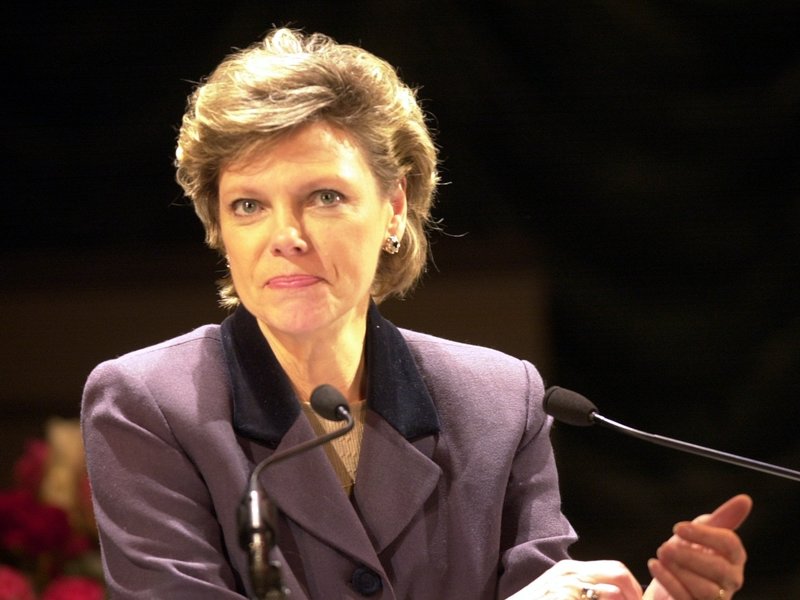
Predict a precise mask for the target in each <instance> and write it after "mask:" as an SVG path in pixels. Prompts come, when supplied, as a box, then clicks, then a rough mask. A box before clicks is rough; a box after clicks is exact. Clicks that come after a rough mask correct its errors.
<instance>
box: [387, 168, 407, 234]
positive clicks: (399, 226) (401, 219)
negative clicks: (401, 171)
mask: <svg viewBox="0 0 800 600" xmlns="http://www.w3.org/2000/svg"><path fill="white" fill-rule="evenodd" d="M389 205H390V206H391V207H392V217H391V220H390V221H389V226H388V227H387V231H386V233H387V235H394V236H397V238H398V239H400V240H402V239H403V234H404V233H405V231H406V221H407V219H408V201H407V199H406V178H405V177H403V178H402V179H400V181H398V182H397V185H395V186H394V188H392V190H391V193H390V194H389Z"/></svg>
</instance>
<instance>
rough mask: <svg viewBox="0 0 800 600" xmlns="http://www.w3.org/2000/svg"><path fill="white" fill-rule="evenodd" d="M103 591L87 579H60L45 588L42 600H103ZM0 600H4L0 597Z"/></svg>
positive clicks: (97, 583) (95, 583)
mask: <svg viewBox="0 0 800 600" xmlns="http://www.w3.org/2000/svg"><path fill="white" fill-rule="evenodd" d="M104 597H105V590H104V589H103V586H102V585H101V584H100V583H99V582H98V581H95V580H94V579H90V578H88V577H60V578H59V579H56V580H55V581H54V582H53V583H51V584H50V585H49V586H47V589H45V591H44V594H42V600H103V598H104ZM0 600H4V599H3V598H2V596H0Z"/></svg>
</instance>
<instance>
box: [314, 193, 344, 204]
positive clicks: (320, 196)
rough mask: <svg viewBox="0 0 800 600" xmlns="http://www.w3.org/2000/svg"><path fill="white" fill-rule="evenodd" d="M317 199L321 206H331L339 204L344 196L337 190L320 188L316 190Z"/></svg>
mask: <svg viewBox="0 0 800 600" xmlns="http://www.w3.org/2000/svg"><path fill="white" fill-rule="evenodd" d="M317 200H318V201H319V203H320V204H322V205H323V206H331V205H333V204H339V203H340V202H341V201H342V200H344V197H343V196H342V195H341V194H340V193H339V192H334V191H333V190H321V191H319V192H317Z"/></svg>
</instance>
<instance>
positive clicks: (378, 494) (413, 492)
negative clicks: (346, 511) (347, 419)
mask: <svg viewBox="0 0 800 600" xmlns="http://www.w3.org/2000/svg"><path fill="white" fill-rule="evenodd" d="M434 440H435V437H434V436H427V437H424V438H421V439H419V440H416V441H415V442H414V443H411V442H409V441H408V440H406V438H405V437H403V436H402V435H401V434H400V433H399V432H398V431H397V430H396V429H395V428H394V427H392V426H391V425H390V424H389V423H388V422H386V421H385V420H384V419H382V418H381V417H380V416H379V415H377V414H376V413H374V412H368V413H367V420H366V423H365V425H364V439H363V442H362V444H361V457H360V459H359V463H358V472H357V473H358V474H357V477H356V485H355V488H354V494H355V500H356V505H357V508H358V511H359V513H360V515H361V518H362V520H363V521H364V523H365V525H366V528H367V532H368V534H369V536H370V538H371V540H372V543H373V545H374V547H375V550H376V551H377V552H378V553H380V552H382V551H383V550H385V549H386V547H387V546H389V544H391V543H392V542H393V541H394V540H395V539H396V538H397V536H399V535H400V533H402V531H403V530H404V529H405V528H406V526H407V525H408V524H409V522H410V521H411V519H412V518H413V517H414V516H415V515H417V514H419V513H420V512H421V511H422V507H423V504H424V503H425V501H426V500H427V499H428V498H429V497H430V495H431V493H432V492H433V490H434V489H436V485H437V484H438V482H439V478H440V476H441V474H442V470H441V468H440V467H439V465H437V464H436V463H435V462H433V461H432V460H431V458H430V457H431V454H432V452H433V446H434Z"/></svg>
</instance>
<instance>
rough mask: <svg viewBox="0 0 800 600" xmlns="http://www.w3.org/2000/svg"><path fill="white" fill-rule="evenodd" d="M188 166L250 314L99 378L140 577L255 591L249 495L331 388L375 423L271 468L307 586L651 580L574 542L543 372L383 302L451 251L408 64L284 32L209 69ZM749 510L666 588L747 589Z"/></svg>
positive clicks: (126, 548) (361, 589)
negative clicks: (436, 246) (446, 334)
mask: <svg viewBox="0 0 800 600" xmlns="http://www.w3.org/2000/svg"><path fill="white" fill-rule="evenodd" d="M177 173H178V175H177V176H178V180H179V182H180V184H181V185H182V187H183V189H184V190H185V192H186V194H187V196H188V197H189V198H191V200H192V202H193V203H194V206H195V208H196V211H197V213H198V215H199V217H200V219H201V220H202V222H203V225H204V226H205V230H206V236H207V242H208V243H209V245H210V246H211V247H212V248H215V249H217V250H219V252H220V253H221V254H222V255H223V256H225V258H226V260H227V263H228V266H229V269H230V275H229V277H227V278H226V279H224V280H223V281H222V282H221V296H222V300H223V303H224V304H225V305H226V306H229V307H231V308H233V309H234V310H233V312H232V314H231V316H230V317H228V318H227V319H226V320H225V321H224V322H223V324H222V325H221V326H216V325H208V326H205V327H202V328H200V329H198V330H196V331H194V332H191V333H189V334H186V335H184V336H182V337H179V338H176V339H173V340H170V341H167V342H164V343H162V344H159V345H157V346H154V347H151V348H146V349H143V350H140V351H137V352H134V353H132V354H129V355H127V356H124V357H121V358H119V359H116V360H113V361H110V362H107V363H104V364H103V365H100V366H99V367H98V368H97V369H95V371H94V372H93V373H92V375H91V376H90V378H89V381H88V383H87V386H86V391H85V395H84V404H83V426H84V432H85V441H86V449H87V456H88V466H89V472H90V476H91V480H92V484H93V490H94V498H95V507H96V514H97V520H98V524H99V528H100V535H101V542H102V550H103V558H104V564H105V568H106V573H107V579H108V584H109V587H110V589H111V590H112V592H113V593H114V596H115V597H121V598H134V597H135V598H140V597H154V598H160V599H166V598H184V597H185V598H236V597H241V595H243V594H252V587H251V583H250V581H249V577H248V570H247V556H246V554H245V552H244V551H243V550H242V548H241V547H240V544H239V539H238V534H237V531H236V508H237V505H238V504H239V501H240V499H241V495H242V493H243V491H244V490H245V487H246V484H247V479H248V476H249V474H250V472H251V471H252V470H253V468H254V466H255V465H257V464H258V463H259V462H261V461H262V460H263V459H265V457H268V456H270V455H272V453H275V452H280V451H282V450H284V449H287V448H292V447H294V446H296V445H297V444H299V443H301V442H303V441H305V440H309V439H312V438H313V437H314V436H315V435H316V434H317V432H318V431H320V430H322V429H324V428H325V424H324V422H322V421H320V420H318V419H316V418H315V417H314V414H313V412H312V411H311V410H309V409H308V408H307V402H308V400H309V397H310V395H311V392H312V391H313V390H314V389H315V388H316V387H317V386H319V385H320V384H331V385H333V386H334V387H335V388H337V389H338V390H340V391H341V393H342V394H343V395H344V397H345V398H346V400H347V402H348V403H349V405H350V407H351V411H352V412H353V414H354V415H355V416H356V421H357V426H356V427H355V428H354V430H353V432H351V433H350V434H348V437H347V438H345V439H343V440H341V441H340V442H339V443H338V444H336V445H334V446H333V447H332V448H331V447H329V448H327V449H326V451H323V450H321V449H317V450H316V451H312V452H308V453H305V454H301V455H298V456H296V457H293V458H292V459H290V460H287V461H284V462H281V463H276V464H275V465H274V466H271V467H270V468H268V469H267V470H265V471H264V473H263V474H262V476H261V482H262V484H263V486H264V488H265V489H266V491H267V494H268V496H269V498H270V501H271V502H272V504H273V505H274V506H275V507H277V509H278V510H279V515H280V517H279V519H278V520H277V525H276V528H277V539H278V547H277V548H276V549H275V552H274V555H275V558H276V559H277V560H278V561H279V562H280V564H281V565H282V575H283V579H284V582H285V584H286V585H287V586H288V587H289V588H290V590H291V593H292V595H291V597H292V598H306V597H309V598H359V597H368V596H369V597H373V598H415V599H425V598H437V599H441V598H496V597H499V598H505V597H508V596H510V595H512V594H515V593H517V592H519V596H515V598H539V597H553V598H603V599H604V600H611V599H614V598H625V599H633V598H641V597H642V596H641V594H642V591H641V588H640V587H639V585H638V583H637V582H636V581H635V580H634V578H633V577H632V575H631V574H630V572H629V571H628V570H627V569H626V568H625V567H624V566H622V565H621V564H619V563H616V562H612V561H597V562H577V561H569V560H567V559H568V554H567V548H568V547H569V545H570V544H571V543H572V542H573V541H574V540H575V534H574V532H573V530H572V528H571V527H570V525H569V523H568V522H567V520H566V519H565V517H564V516H563V515H562V514H561V511H560V499H559V492H558V481H557V474H556V469H555V465H554V461H553V454H552V449H551V446H550V441H549V427H550V421H549V419H548V418H547V417H546V416H545V415H544V413H543V410H542V405H541V400H542V394H543V385H542V380H541V378H540V376H539V375H538V373H537V372H536V370H535V369H534V367H533V366H532V365H530V364H529V363H527V362H525V361H520V360H517V359H514V358H511V357H509V356H506V355H504V354H501V353H499V352H496V351H493V350H489V349H485V348H478V347H473V346H467V345H462V344H457V343H454V342H450V341H446V340H442V339H437V338H434V337H431V336H427V335H423V334H420V333H414V332H410V331H403V330H398V329H397V328H395V327H394V326H393V325H392V324H391V323H389V322H388V321H386V320H385V319H383V318H382V317H381V315H380V313H379V312H378V309H377V303H378V302H380V301H381V300H382V299H384V298H386V297H387V296H389V295H392V294H396V295H402V294H403V293H404V292H406V291H407V290H408V289H409V288H410V287H411V286H412V285H413V284H414V282H415V281H416V279H417V277H418V276H419V274H420V272H421V271H422V269H423V267H424V265H425V262H426V258H427V241H426V231H425V229H426V227H427V226H428V225H429V220H430V206H431V200H432V196H433V193H434V189H435V186H436V181H437V174H436V151H435V147H434V144H433V142H432V140H431V138H430V135H429V133H428V130H427V127H426V125H425V121H424V117H423V114H422V112H421V110H420V108H419V106H418V104H417V102H416V99H415V96H414V93H413V92H412V91H411V90H410V89H409V88H408V87H407V86H405V85H404V84H403V83H402V82H401V81H399V79H398V78H397V76H396V74H395V72H394V71H393V69H392V68H391V67H390V66H389V65H388V64H386V63H385V62H383V61H382V60H380V59H378V58H376V57H375V56H373V55H371V54H369V53H367V52H365V51H363V50H361V49H358V48H354V47H351V46H345V45H338V44H336V43H334V42H333V41H332V40H330V39H328V38H326V37H324V36H321V35H312V36H304V35H302V34H300V33H297V32H294V31H290V30H287V29H279V30H276V31H273V32H271V33H270V34H269V35H268V36H267V37H266V38H265V39H264V40H263V41H262V42H261V43H259V44H256V45H254V46H252V47H251V48H249V49H246V50H244V51H241V52H238V53H236V54H234V55H232V56H230V57H228V58H227V59H226V60H225V61H224V62H223V63H222V64H221V65H220V66H219V67H218V68H217V69H216V71H215V72H214V73H213V74H212V75H211V77H210V78H209V79H208V80H207V81H206V82H205V83H203V84H202V85H200V86H199V87H198V88H197V90H196V91H195V93H194V94H193V96H192V98H191V99H190V102H189V106H188V109H187V112H186V114H185V116H184V119H183V125H182V128H181V132H180V136H179V142H178V151H177ZM303 413H305V416H302V414H303ZM748 510H749V499H748V498H746V497H737V498H735V499H733V500H731V501H730V502H729V503H727V504H726V505H724V506H723V507H721V508H720V509H719V510H718V511H717V512H716V513H714V515H712V516H711V517H709V518H707V522H706V523H701V522H695V523H694V524H686V523H684V524H683V525H681V528H679V529H676V536H675V537H674V538H673V539H671V540H669V541H668V542H666V543H665V545H664V546H663V547H662V549H661V550H660V553H659V559H658V560H654V561H652V567H651V568H652V572H653V575H654V576H655V577H656V578H657V581H656V582H654V584H653V585H651V586H650V587H649V588H648V591H647V592H646V594H647V595H648V596H649V597H653V598H667V597H668V594H671V595H672V597H674V598H676V599H678V600H683V599H684V598H694V597H703V598H705V597H708V598H726V599H727V598H729V597H730V596H731V594H732V593H733V592H734V591H735V590H736V589H738V588H739V587H740V586H741V584H742V572H743V565H744V560H745V558H744V550H743V548H742V544H741V541H740V540H739V538H738V537H737V536H736V534H735V533H733V529H734V528H735V527H736V526H737V525H738V524H739V523H740V522H741V521H742V520H744V518H745V517H746V514H747V512H748ZM523 588H524V589H523ZM520 590H521V591H520Z"/></svg>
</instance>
